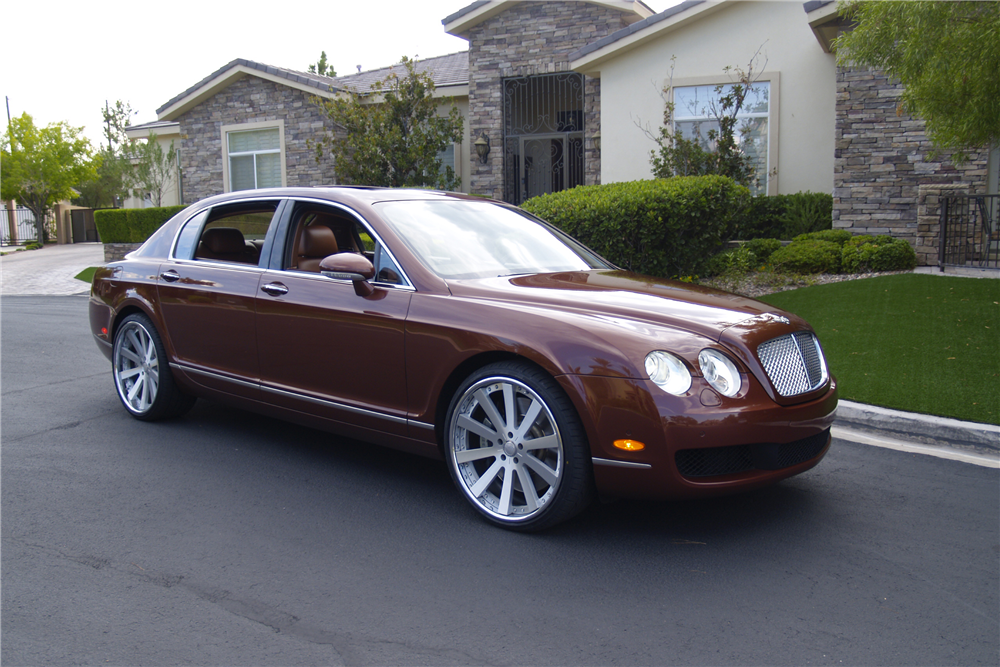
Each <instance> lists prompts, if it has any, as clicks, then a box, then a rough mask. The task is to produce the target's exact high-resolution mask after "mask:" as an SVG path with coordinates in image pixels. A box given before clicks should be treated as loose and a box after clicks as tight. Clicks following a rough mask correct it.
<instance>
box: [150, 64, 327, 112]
mask: <svg viewBox="0 0 1000 667" xmlns="http://www.w3.org/2000/svg"><path fill="white" fill-rule="evenodd" d="M240 65H243V66H244V67H247V68H249V69H254V70H257V71H260V72H266V73H267V74H270V75H272V76H277V77H280V78H282V79H288V80H289V81H294V82H295V83H298V84H302V85H305V86H308V87H310V88H315V89H316V90H321V91H323V92H330V91H336V90H338V88H337V86H336V85H335V83H334V80H333V79H332V78H330V77H328V76H320V75H319V74H309V73H308V72H297V71H295V70H292V69H286V68H284V67H273V66H271V65H265V64H263V63H258V62H254V61H253V60H247V59H246V58H237V59H236V60H233V61H231V62H229V63H228V64H226V65H223V66H222V67H220V68H219V69H217V70H215V71H214V72H212V73H211V74H209V75H208V76H206V77H205V78H204V79H202V80H201V81H199V82H198V83H196V84H194V85H193V86H191V87H190V88H188V89H187V90H185V91H184V92H183V93H181V94H180V95H175V96H174V97H173V98H172V99H171V100H170V101H169V102H167V103H166V104H164V105H163V106H161V107H160V108H159V109H157V110H156V113H157V114H159V113H162V112H163V111H164V110H166V109H168V108H169V107H171V106H173V105H174V104H175V103H177V102H179V101H180V100H182V99H184V98H185V97H187V96H188V95H190V94H192V93H193V92H195V91H196V90H198V89H200V88H203V87H204V86H207V85H208V84H209V83H210V82H211V81H212V80H213V79H216V78H218V77H219V76H221V75H222V74H223V73H225V72H226V71H228V70H231V69H233V68H234V67H238V66H240Z"/></svg>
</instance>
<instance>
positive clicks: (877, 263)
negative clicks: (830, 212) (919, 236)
mask: <svg viewBox="0 0 1000 667" xmlns="http://www.w3.org/2000/svg"><path fill="white" fill-rule="evenodd" d="M916 265H917V253H916V252H914V251H913V248H912V247H910V244H909V243H907V242H906V241H904V240H903V239H894V238H892V237H891V236H855V237H853V238H851V239H850V240H849V241H847V242H846V243H845V244H844V249H843V255H842V257H841V267H842V268H843V271H844V273H869V272H871V271H906V270H910V269H913V268H914V267H915V266H916Z"/></svg>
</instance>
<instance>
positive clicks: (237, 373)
mask: <svg viewBox="0 0 1000 667" xmlns="http://www.w3.org/2000/svg"><path fill="white" fill-rule="evenodd" d="M279 204H280V200H249V201H245V202H239V203H235V204H227V205H224V206H218V207H214V208H209V209H206V210H204V211H202V212H200V213H199V214H198V215H196V216H195V217H193V218H192V219H191V220H189V221H188V222H187V223H186V224H185V226H184V227H183V228H182V230H181V232H180V235H179V236H178V241H177V245H176V247H175V248H174V251H173V253H172V255H171V259H170V260H168V261H167V262H164V263H163V264H161V265H160V272H159V276H158V280H157V284H158V294H159V300H160V307H161V312H162V317H163V320H164V322H165V324H166V331H167V335H168V336H169V339H170V344H171V346H172V348H173V350H174V354H175V356H176V360H175V363H174V365H175V367H176V368H177V370H180V371H182V372H184V373H185V374H187V375H188V376H189V377H190V378H191V379H192V380H193V381H194V382H197V383H199V384H201V385H203V386H205V387H208V388H210V389H215V390H218V391H223V392H226V393H229V394H233V395H237V396H242V397H247V398H258V397H259V395H260V391H259V386H258V385H259V380H260V367H259V365H258V362H257V337H256V331H255V330H256V321H255V319H256V314H255V309H256V296H257V286H258V284H259V283H260V277H261V274H262V273H263V272H264V269H263V267H262V266H260V259H259V257H260V254H261V250H262V249H263V246H264V242H265V239H266V235H267V232H268V229H269V228H270V226H271V223H272V221H274V220H276V219H277V216H276V215H275V214H276V211H277V210H278V208H279Z"/></svg>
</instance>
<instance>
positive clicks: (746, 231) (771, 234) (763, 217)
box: [736, 195, 788, 241]
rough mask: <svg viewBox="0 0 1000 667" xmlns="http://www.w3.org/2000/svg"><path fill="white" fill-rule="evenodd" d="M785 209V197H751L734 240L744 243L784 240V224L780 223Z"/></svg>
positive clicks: (786, 203)
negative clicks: (751, 240) (752, 240)
mask: <svg viewBox="0 0 1000 667" xmlns="http://www.w3.org/2000/svg"><path fill="white" fill-rule="evenodd" d="M787 208H788V202H787V201H786V197H785V195H776V196H774V197H767V196H764V195H758V196H756V197H752V198H751V199H750V206H748V207H747V209H746V215H744V216H743V218H742V219H741V220H740V223H739V230H738V231H737V235H736V238H738V239H741V240H744V241H747V240H750V239H766V238H774V239H777V238H784V229H785V223H784V222H783V221H782V216H784V215H785V211H786V210H787Z"/></svg>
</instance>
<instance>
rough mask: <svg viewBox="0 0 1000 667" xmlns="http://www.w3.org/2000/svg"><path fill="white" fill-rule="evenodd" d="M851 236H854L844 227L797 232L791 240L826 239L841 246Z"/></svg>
mask: <svg viewBox="0 0 1000 667" xmlns="http://www.w3.org/2000/svg"><path fill="white" fill-rule="evenodd" d="M852 238H854V235H853V234H851V233H850V232H849V231H847V230H846V229H826V230H823V231H821V232H810V233H808V234H799V235H798V236H796V237H795V238H794V239H792V241H828V242H830V243H836V244H837V245H838V246H843V245H844V244H845V243H847V242H848V241H850V240H851V239H852Z"/></svg>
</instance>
